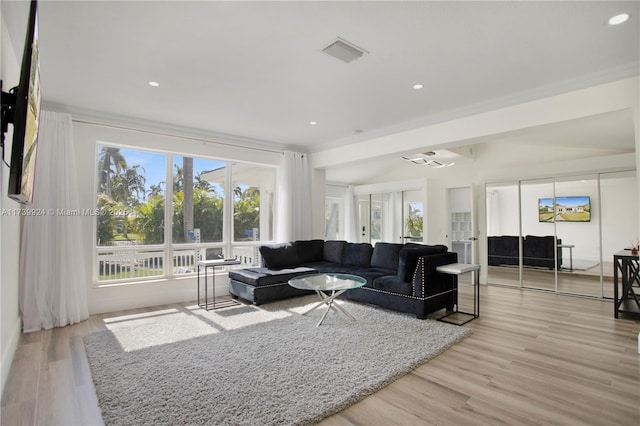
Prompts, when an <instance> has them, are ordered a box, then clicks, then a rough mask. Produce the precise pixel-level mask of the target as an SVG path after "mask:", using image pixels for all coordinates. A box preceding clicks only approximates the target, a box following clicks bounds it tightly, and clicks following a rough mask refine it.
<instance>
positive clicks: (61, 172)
mask: <svg viewBox="0 0 640 426" xmlns="http://www.w3.org/2000/svg"><path fill="white" fill-rule="evenodd" d="M40 114H41V115H40V125H39V130H38V142H37V143H38V148H37V157H36V168H35V179H34V193H33V203H32V205H30V206H28V208H29V209H33V211H38V212H43V214H42V215H38V216H28V215H26V216H24V217H23V222H22V236H21V242H20V311H21V313H22V322H23V330H24V331H25V332H30V331H37V330H41V329H50V328H53V327H62V326H65V325H67V324H74V323H77V322H80V321H82V320H85V319H87V318H88V317H89V312H88V307H87V273H86V271H87V266H86V256H85V253H84V252H83V250H82V238H81V233H80V223H79V222H80V219H81V218H80V217H79V216H78V215H75V214H74V212H80V211H81V210H80V202H79V198H78V187H77V177H76V161H75V153H74V149H73V128H72V124H71V116H70V115H68V114H59V113H54V112H50V111H41V112H40Z"/></svg>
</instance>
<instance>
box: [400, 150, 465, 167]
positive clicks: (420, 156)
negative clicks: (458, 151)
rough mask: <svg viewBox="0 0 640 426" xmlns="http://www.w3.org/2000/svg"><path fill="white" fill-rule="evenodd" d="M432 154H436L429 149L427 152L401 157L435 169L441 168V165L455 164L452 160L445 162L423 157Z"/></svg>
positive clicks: (431, 155) (449, 165)
mask: <svg viewBox="0 0 640 426" xmlns="http://www.w3.org/2000/svg"><path fill="white" fill-rule="evenodd" d="M434 155H436V153H435V152H433V151H429V152H422V153H420V154H415V155H412V156H410V157H402V158H403V159H405V160H407V161H411V162H412V163H413V164H418V165H420V166H430V167H433V168H435V169H441V168H443V167H451V166H453V165H454V164H455V163H454V162H453V161H450V162H445V161H439V160H429V159H427V158H425V157H433V156H434Z"/></svg>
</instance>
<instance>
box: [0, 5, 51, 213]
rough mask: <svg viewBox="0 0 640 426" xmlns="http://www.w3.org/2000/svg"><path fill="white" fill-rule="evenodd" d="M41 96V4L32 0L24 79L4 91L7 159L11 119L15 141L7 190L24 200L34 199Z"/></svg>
mask: <svg viewBox="0 0 640 426" xmlns="http://www.w3.org/2000/svg"><path fill="white" fill-rule="evenodd" d="M0 85H1V83H0ZM40 100H41V94H40V60H39V48H38V5H37V1H35V0H32V1H31V5H30V8H29V20H28V22H27V36H26V40H25V45H24V51H23V54H22V65H21V68H20V81H19V83H18V85H17V86H16V87H14V88H13V89H11V90H10V91H9V92H2V121H3V124H2V150H3V153H2V155H3V160H4V133H5V132H6V131H7V127H6V126H7V123H13V142H12V146H11V163H10V165H9V167H10V170H9V188H8V190H7V194H8V196H9V197H10V198H12V199H14V200H16V201H18V202H19V203H23V204H29V203H31V200H32V197H33V182H34V174H35V164H36V151H37V146H38V119H39V115H40Z"/></svg>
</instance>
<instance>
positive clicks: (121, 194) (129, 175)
mask: <svg viewBox="0 0 640 426" xmlns="http://www.w3.org/2000/svg"><path fill="white" fill-rule="evenodd" d="M140 170H142V173H140ZM144 173H145V170H144V168H143V167H141V166H140V165H139V164H136V165H134V166H131V167H127V168H126V169H125V170H123V171H122V172H121V173H119V174H117V175H115V176H114V177H113V178H112V180H111V185H112V189H111V192H112V197H113V199H114V200H115V201H118V202H120V203H123V204H125V205H135V204H138V203H139V202H140V198H142V199H143V200H144V198H145V196H146V187H145V184H146V182H147V179H146V178H145V177H144ZM134 193H135V197H134V196H133V195H134Z"/></svg>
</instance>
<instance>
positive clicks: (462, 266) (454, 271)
mask: <svg viewBox="0 0 640 426" xmlns="http://www.w3.org/2000/svg"><path fill="white" fill-rule="evenodd" d="M436 271H438V272H441V273H443V274H449V275H462V274H466V273H468V272H471V273H472V274H473V313H470V312H463V311H460V310H459V309H458V301H457V300H456V303H455V310H454V311H452V312H449V313H448V314H446V315H443V316H442V317H440V318H438V321H443V322H448V323H451V324H456V325H463V324H466V323H468V322H469V321H471V320H473V319H475V318H478V317H479V316H480V265H473V264H468V263H451V264H449V265H441V266H438V267H437V268H436ZM457 294H458V293H457V292H456V295H457ZM456 299H457V298H456ZM454 314H462V315H470V316H471V318H469V319H467V320H466V321H463V322H457V321H455V320H453V319H451V318H448V317H449V316H451V315H454Z"/></svg>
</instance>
